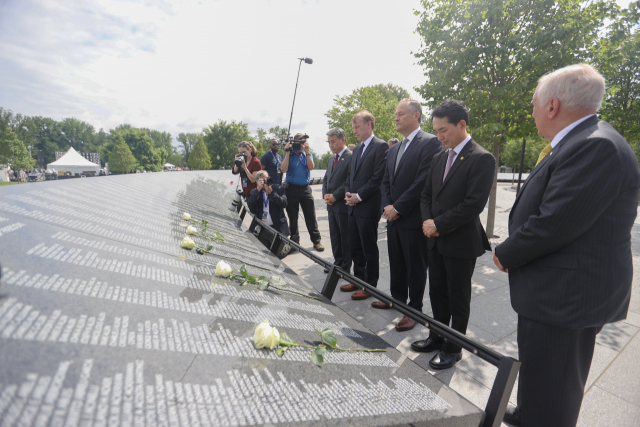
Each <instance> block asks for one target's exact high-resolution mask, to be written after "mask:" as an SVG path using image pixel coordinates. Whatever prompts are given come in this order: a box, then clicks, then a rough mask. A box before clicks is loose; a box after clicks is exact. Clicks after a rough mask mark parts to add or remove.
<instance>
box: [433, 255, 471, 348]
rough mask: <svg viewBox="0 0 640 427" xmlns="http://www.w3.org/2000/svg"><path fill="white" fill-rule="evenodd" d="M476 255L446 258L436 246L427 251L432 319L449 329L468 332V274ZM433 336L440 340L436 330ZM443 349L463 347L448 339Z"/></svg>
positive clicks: (469, 285)
mask: <svg viewBox="0 0 640 427" xmlns="http://www.w3.org/2000/svg"><path fill="white" fill-rule="evenodd" d="M475 266H476V258H472V259H467V258H451V257H445V256H442V255H441V254H440V252H438V250H437V249H436V248H434V249H431V250H429V298H430V299H431V309H432V310H433V318H434V319H436V320H437V321H438V322H440V323H444V324H445V325H450V326H451V328H453V329H455V330H456V331H458V332H460V333H461V334H466V333H467V325H468V323H469V314H470V313H471V276H472V275H473V269H474V268H475ZM430 335H431V336H432V338H435V339H440V337H439V336H437V334H435V332H431V333H430ZM442 351H445V352H447V353H449V354H451V353H460V352H461V351H462V348H461V347H460V346H458V345H455V344H453V343H451V342H449V341H447V342H446V343H445V344H444V345H443V346H442Z"/></svg>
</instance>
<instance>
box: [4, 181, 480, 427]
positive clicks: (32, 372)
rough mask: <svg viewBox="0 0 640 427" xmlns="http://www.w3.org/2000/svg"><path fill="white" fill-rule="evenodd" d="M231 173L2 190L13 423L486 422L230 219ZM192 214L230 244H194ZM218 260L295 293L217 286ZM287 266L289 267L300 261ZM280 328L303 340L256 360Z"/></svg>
mask: <svg viewBox="0 0 640 427" xmlns="http://www.w3.org/2000/svg"><path fill="white" fill-rule="evenodd" d="M235 180H236V177H234V176H232V175H231V174H230V173H229V172H228V171H204V172H182V173H154V174H137V175H121V176H109V177H98V178H86V179H76V180H67V181H57V182H43V183H36V184H28V185H17V186H11V187H4V188H2V189H0V247H1V248H2V250H1V252H0V253H1V255H0V263H1V265H2V280H1V284H0V361H1V363H0V426H2V427H4V426H218V425H220V426H244V425H265V424H287V425H367V426H369V425H407V424H409V423H412V424H413V425H437V426H477V425H479V423H480V421H481V419H482V416H483V414H482V411H481V410H479V409H478V408H476V407H475V406H473V405H472V404H470V403H469V402H467V401H466V400H465V399H463V398H461V397H460V396H458V395H457V394H456V393H455V392H453V391H452V390H450V389H449V388H448V387H447V386H446V385H444V384H442V383H441V382H439V381H438V380H437V379H435V378H433V377H432V376H431V375H429V374H428V373H427V372H425V371H423V370H422V369H421V368H420V367H418V366H416V365H415V364H413V362H411V361H410V360H408V359H406V358H405V357H403V356H402V355H401V354H400V353H399V352H397V351H396V350H395V349H394V348H392V347H390V346H389V345H388V344H387V343H386V342H385V341H383V340H382V339H380V338H379V337H377V336H376V335H375V334H373V333H372V332H370V331H368V330H367V329H366V328H364V327H363V326H362V325H360V324H359V323H358V322H357V321H355V320H354V319H353V318H351V317H350V316H349V315H348V314H346V313H344V312H343V311H342V310H340V309H339V308H338V307H337V306H335V305H333V304H332V303H331V302H330V301H328V300H326V299H324V300H323V301H318V300H314V299H310V298H306V297H304V296H302V295H300V294H307V295H313V296H316V297H321V296H320V295H318V294H317V293H315V291H314V290H313V288H311V287H310V286H309V285H307V284H306V283H304V282H303V281H302V280H301V279H300V278H298V277H297V276H296V275H295V273H294V272H293V271H291V270H290V269H289V268H287V266H286V265H285V264H284V263H282V262H281V261H280V260H278V259H277V258H276V257H274V256H273V255H272V254H270V253H269V251H268V250H267V249H265V248H264V246H263V245H261V244H260V243H259V242H258V241H257V240H256V239H255V237H254V236H253V235H252V234H251V233H249V232H248V231H247V227H246V226H245V225H244V224H242V223H241V222H240V221H239V218H238V215H237V214H236V213H235V212H231V211H229V210H228V206H229V204H230V202H231V200H232V198H233V195H234V193H233V191H234V188H235V184H236V183H235V182H233V183H231V182H232V181H235ZM183 212H188V213H190V214H191V216H192V217H193V218H194V219H198V220H200V219H206V220H207V221H208V228H209V230H212V231H213V232H215V231H219V232H220V234H221V235H222V236H224V238H225V241H224V242H211V241H208V240H206V241H205V240H204V239H202V238H200V237H198V236H196V237H195V240H196V243H197V244H198V245H201V246H206V245H211V246H213V248H212V249H211V252H210V253H208V254H198V253H196V251H195V250H186V249H183V248H181V247H180V241H181V240H182V239H183V237H184V236H185V228H186V226H187V225H188V224H187V223H186V222H185V221H184V220H182V214H183ZM219 260H224V261H226V262H227V263H229V264H230V265H231V266H232V267H234V269H235V270H236V271H237V270H239V268H240V266H241V265H243V264H244V265H246V268H247V272H248V273H249V274H251V275H254V276H256V277H258V276H263V275H266V276H273V275H277V276H280V277H281V278H282V279H284V280H283V282H282V283H285V284H283V285H281V286H280V287H281V288H282V289H283V290H273V289H267V290H265V291H260V290H258V289H257V287H255V286H241V285H240V283H239V282H238V281H236V280H229V279H224V278H220V277H216V276H215V267H216V264H217V263H218V261H219ZM285 262H286V260H285ZM265 319H269V321H270V323H271V324H272V325H273V326H275V327H277V328H278V329H279V330H280V331H286V332H287V334H288V335H290V336H291V337H292V338H295V339H296V341H297V342H298V343H308V344H311V343H314V342H315V341H317V339H318V336H317V335H316V333H315V332H314V328H318V329H324V328H330V329H332V330H333V331H334V332H335V333H336V335H337V337H338V345H339V346H341V347H343V348H346V347H361V348H384V349H387V352H384V353H365V352H333V353H330V354H328V355H327V356H326V363H325V364H324V366H322V368H318V367H317V366H315V365H313V364H312V363H310V361H309V354H310V350H308V349H304V348H293V349H290V350H288V351H287V352H286V353H285V354H284V356H283V357H281V358H280V357H278V356H277V354H276V352H275V351H269V350H265V349H256V348H255V347H254V345H253V333H254V329H255V327H256V325H257V324H259V323H260V322H262V321H263V320H265Z"/></svg>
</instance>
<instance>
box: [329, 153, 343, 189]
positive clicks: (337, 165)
mask: <svg viewBox="0 0 640 427" xmlns="http://www.w3.org/2000/svg"><path fill="white" fill-rule="evenodd" d="M347 150H348V148H347ZM342 155H343V156H344V153H342ZM333 159H334V161H335V155H334V157H333ZM343 160H344V157H340V159H338V163H337V164H336V168H335V169H334V168H333V163H331V166H330V169H331V171H330V172H329V181H330V180H331V178H333V176H334V175H335V173H334V172H335V171H337V170H338V169H339V168H340V165H342V161H343Z"/></svg>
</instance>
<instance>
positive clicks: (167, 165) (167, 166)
mask: <svg viewBox="0 0 640 427" xmlns="http://www.w3.org/2000/svg"><path fill="white" fill-rule="evenodd" d="M163 167H165V168H175V165H172V164H171V163H165V164H164V166H163Z"/></svg>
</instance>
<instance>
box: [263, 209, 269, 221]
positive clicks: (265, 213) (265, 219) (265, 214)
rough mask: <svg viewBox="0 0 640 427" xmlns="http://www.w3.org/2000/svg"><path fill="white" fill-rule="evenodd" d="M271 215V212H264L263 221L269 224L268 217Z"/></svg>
mask: <svg viewBox="0 0 640 427" xmlns="http://www.w3.org/2000/svg"><path fill="white" fill-rule="evenodd" d="M268 214H269V212H267V211H262V220H263V221H264V222H267V215H268Z"/></svg>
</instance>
